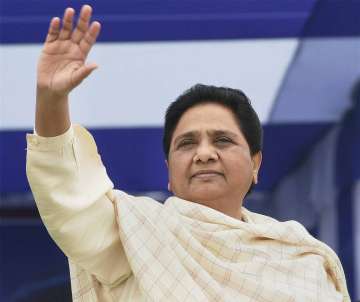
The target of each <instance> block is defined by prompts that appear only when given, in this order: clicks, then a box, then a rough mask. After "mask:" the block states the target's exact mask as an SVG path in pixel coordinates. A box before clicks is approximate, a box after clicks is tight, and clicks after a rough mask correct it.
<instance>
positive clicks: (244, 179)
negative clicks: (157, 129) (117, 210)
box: [167, 103, 261, 204]
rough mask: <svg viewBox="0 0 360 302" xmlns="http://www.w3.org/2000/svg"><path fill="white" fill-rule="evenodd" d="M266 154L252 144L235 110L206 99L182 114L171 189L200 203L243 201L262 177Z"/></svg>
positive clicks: (175, 140) (171, 160)
mask: <svg viewBox="0 0 360 302" xmlns="http://www.w3.org/2000/svg"><path fill="white" fill-rule="evenodd" d="M260 163H261V153H260V152H259V153H258V154H256V155H254V156H253V157H252V156H251V154H250V149H249V146H248V144H247V142H246V140H245V138H244V136H243V134H242V132H241V131H240V128H239V126H238V124H237V122H236V120H235V118H234V115H233V113H232V112H231V110H230V109H228V108H226V107H225V106H222V105H220V104H214V103H205V104H200V105H196V106H194V107H191V108H190V109H188V110H187V111H186V112H185V113H184V114H183V115H182V117H181V118H180V120H179V123H178V125H177V127H176V129H175V131H174V134H173V137H172V141H171V144H170V151H169V159H168V163H167V164H168V168H169V189H170V190H171V191H172V192H173V193H174V195H176V196H178V197H180V198H183V199H185V200H190V201H193V202H198V203H205V204H206V202H207V201H214V200H219V199H222V200H224V198H225V200H234V199H235V200H238V201H239V203H241V202H242V200H243V198H244V197H245V195H246V193H247V192H248V190H249V188H250V185H251V184H252V182H253V181H254V182H255V183H256V182H257V175H258V170H259V168H260Z"/></svg>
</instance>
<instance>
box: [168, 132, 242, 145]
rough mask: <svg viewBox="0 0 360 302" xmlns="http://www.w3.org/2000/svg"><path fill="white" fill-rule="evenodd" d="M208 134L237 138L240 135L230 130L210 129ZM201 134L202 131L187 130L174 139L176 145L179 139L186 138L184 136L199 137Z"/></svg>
mask: <svg viewBox="0 0 360 302" xmlns="http://www.w3.org/2000/svg"><path fill="white" fill-rule="evenodd" d="M207 133H208V134H210V136H220V135H225V136H229V137H231V138H233V139H235V138H236V137H238V135H237V134H235V133H233V132H231V131H228V130H209V131H207ZM198 136H200V131H188V132H185V133H183V134H180V135H179V136H177V137H176V138H175V139H174V145H176V144H177V143H178V141H179V140H181V139H184V138H194V137H198Z"/></svg>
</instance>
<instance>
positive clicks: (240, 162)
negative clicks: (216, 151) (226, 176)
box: [224, 152, 253, 177]
mask: <svg viewBox="0 0 360 302" xmlns="http://www.w3.org/2000/svg"><path fill="white" fill-rule="evenodd" d="M224 163H225V168H226V170H227V171H228V173H231V174H233V175H236V176H238V177H248V176H249V175H252V170H253V164H252V160H251V157H250V155H248V154H247V153H246V152H232V153H231V154H228V157H227V160H226V161H225V162H224Z"/></svg>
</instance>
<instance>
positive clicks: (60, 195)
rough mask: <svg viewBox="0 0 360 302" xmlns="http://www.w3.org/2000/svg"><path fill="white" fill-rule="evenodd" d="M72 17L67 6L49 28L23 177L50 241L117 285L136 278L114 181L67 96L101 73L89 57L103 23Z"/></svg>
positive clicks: (86, 10)
mask: <svg viewBox="0 0 360 302" xmlns="http://www.w3.org/2000/svg"><path fill="white" fill-rule="evenodd" d="M73 17H74V10H73V9H72V8H68V9H66V11H65V13H64V18H63V22H62V23H63V25H62V28H61V29H60V20H59V19H58V18H54V19H52V21H51V23H50V28H49V33H48V36H47V38H46V42H45V45H44V48H43V51H42V54H41V57H40V60H39V65H38V84H37V101H36V127H35V129H36V132H37V133H36V134H28V135H27V143H28V144H27V161H26V173H27V177H28V180H29V184H30V187H31V190H32V192H33V195H34V198H35V201H36V204H37V207H38V210H39V213H40V215H41V218H42V221H43V222H44V224H45V226H46V228H47V230H48V232H49V234H50V236H51V237H52V238H53V239H54V241H55V242H56V243H57V245H58V246H59V247H60V248H61V250H62V251H63V252H64V253H65V255H66V256H67V257H68V258H69V259H70V260H71V263H73V264H74V265H76V267H80V268H81V269H82V270H85V271H86V273H88V274H89V275H92V276H95V277H96V278H97V279H98V280H99V281H100V282H101V283H102V284H107V285H110V286H112V285H114V284H116V283H117V282H122V281H123V280H125V279H126V278H127V277H128V276H129V275H130V274H131V270H130V267H129V264H128V261H127V258H126V256H125V254H124V250H123V247H122V244H121V241H120V237H119V230H118V226H117V223H116V217H115V212H114V204H113V201H114V191H113V184H112V182H111V180H110V179H109V177H108V175H107V173H106V169H105V167H104V166H103V163H102V161H101V158H100V156H99V154H98V151H97V147H96V144H95V141H94V139H93V137H92V136H91V134H90V133H89V132H88V131H87V130H85V129H84V128H83V127H81V126H77V125H73V126H71V124H70V118H69V109H68V94H69V92H70V91H71V90H72V89H73V88H74V87H76V86H77V85H79V84H80V83H81V81H82V80H83V79H85V78H86V77H87V76H88V75H89V74H90V73H91V72H92V71H93V70H94V69H95V68H96V65H95V64H88V65H86V64H85V59H86V57H87V54H88V53H89V51H90V49H91V47H92V45H93V44H94V42H95V40H96V37H97V36H98V34H99V30H100V24H99V23H97V22H93V23H92V24H91V25H89V22H90V17H91V7H90V6H84V7H83V8H82V10H81V13H80V17H79V21H78V23H77V27H76V28H75V29H74V30H73V29H72V22H73ZM109 259H111V260H109ZM114 259H115V260H114ZM113 260H114V261H113ZM73 277H75V278H76V276H73Z"/></svg>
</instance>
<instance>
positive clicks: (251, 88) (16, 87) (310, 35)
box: [0, 0, 360, 302]
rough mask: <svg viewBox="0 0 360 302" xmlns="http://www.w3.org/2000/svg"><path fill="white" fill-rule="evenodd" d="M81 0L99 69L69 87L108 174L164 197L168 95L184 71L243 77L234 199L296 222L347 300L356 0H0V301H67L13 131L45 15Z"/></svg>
mask: <svg viewBox="0 0 360 302" xmlns="http://www.w3.org/2000/svg"><path fill="white" fill-rule="evenodd" d="M85 3H87V4H91V5H92V6H93V8H94V19H96V20H99V21H100V22H101V23H102V25H103V28H102V32H101V35H100V38H99V41H98V43H97V45H96V46H95V48H94V49H93V51H92V53H91V55H90V58H89V61H93V62H96V63H98V65H99V69H98V70H96V71H95V72H94V73H93V75H91V76H90V78H89V79H87V80H86V81H84V82H83V84H82V85H81V86H80V87H79V88H78V89H76V91H74V92H73V93H72V95H71V109H72V110H71V111H72V120H73V122H76V123H80V124H82V125H84V126H86V127H88V128H89V129H90V130H91V132H92V133H93V135H94V137H95V139H96V141H97V144H98V148H99V152H100V154H101V155H102V158H103V161H104V163H105V165H106V166H107V167H108V173H109V175H110V177H111V178H112V180H113V182H114V183H115V185H116V187H117V188H119V189H122V190H125V191H128V192H130V193H133V194H148V195H151V196H153V197H155V198H156V199H158V200H159V201H160V202H161V201H163V200H164V199H165V198H166V197H167V196H168V192H167V189H166V188H167V171H166V166H165V164H164V157H163V154H162V149H161V135H162V123H163V115H164V112H165V110H166V107H167V105H168V104H169V103H170V102H171V101H172V100H174V99H175V98H176V96H178V95H179V94H180V93H181V92H182V91H183V90H185V89H187V88H189V87H190V86H192V85H194V84H196V83H204V84H213V85H222V86H229V87H232V88H239V89H242V90H243V91H244V92H245V93H246V94H247V95H248V96H249V97H250V98H251V100H252V103H253V105H254V107H255V109H256V111H257V112H258V114H259V116H260V119H261V121H262V123H263V126H264V131H265V137H264V159H263V166H262V171H261V175H260V183H259V185H258V186H257V187H256V190H255V191H254V192H253V194H252V195H251V196H249V197H248V199H247V201H246V202H245V206H246V207H248V208H249V209H252V210H255V211H258V212H260V213H263V214H267V215H271V216H273V217H276V218H277V219H280V220H289V219H295V220H298V221H300V222H301V223H303V224H304V225H305V227H306V228H307V229H308V230H309V231H310V232H311V233H312V234H313V235H314V236H316V237H317V238H319V239H320V240H322V241H325V242H326V243H327V244H328V245H330V246H331V247H332V248H333V249H334V250H335V251H336V252H337V253H338V255H339V257H340V259H341V261H342V264H343V266H344V270H345V274H346V277H347V282H348V288H349V291H350V294H351V296H352V298H353V299H354V300H355V299H360V238H359V236H360V222H359V216H360V100H359V98H360V84H359V82H358V81H359V79H360V1H359V0H357V1H355V0H353V1H351V0H348V1H340V0H339V1H336V0H332V1H329V0H328V1H326V0H302V1H295V0H277V1H270V0H269V1H260V0H251V1H250V0H249V1H248V0H244V1H235V0H222V1H215V0H206V1H205V0H181V1H180V0H168V1H156V0H131V1H130V0H122V1H115V0H102V1H86V2H85V1H64V0H57V1H46V0H37V1H29V0H27V1H24V0H1V2H0V80H1V81H0V97H1V100H0V101H1V103H0V167H1V168H0V197H1V200H0V214H1V222H0V261H1V263H0V268H1V269H0V274H1V275H0V301H5V302H8V301H9V302H15V301H71V297H70V296H71V294H70V283H69V274H68V267H67V261H66V258H65V256H64V255H63V254H62V252H61V251H60V250H58V248H57V247H56V245H55V244H54V243H53V242H52V241H51V239H50V237H49V236H48V234H47V232H46V230H45V229H44V227H43V225H42V223H41V220H40V219H39V216H38V213H37V210H36V208H35V204H34V201H33V198H32V195H31V192H30V191H29V186H28V183H27V180H26V175H25V155H26V150H25V148H26V145H25V134H26V133H27V132H31V131H32V129H33V125H34V104H35V85H36V82H35V79H36V62H37V58H38V56H39V53H40V50H41V44H42V42H43V40H44V37H45V35H46V31H47V28H48V22H49V20H50V18H51V17H52V16H61V15H62V12H63V10H64V8H66V7H67V6H72V7H74V8H75V9H77V10H78V9H79V8H80V7H81V5H82V4H85ZM94 223H96V222H94Z"/></svg>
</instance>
